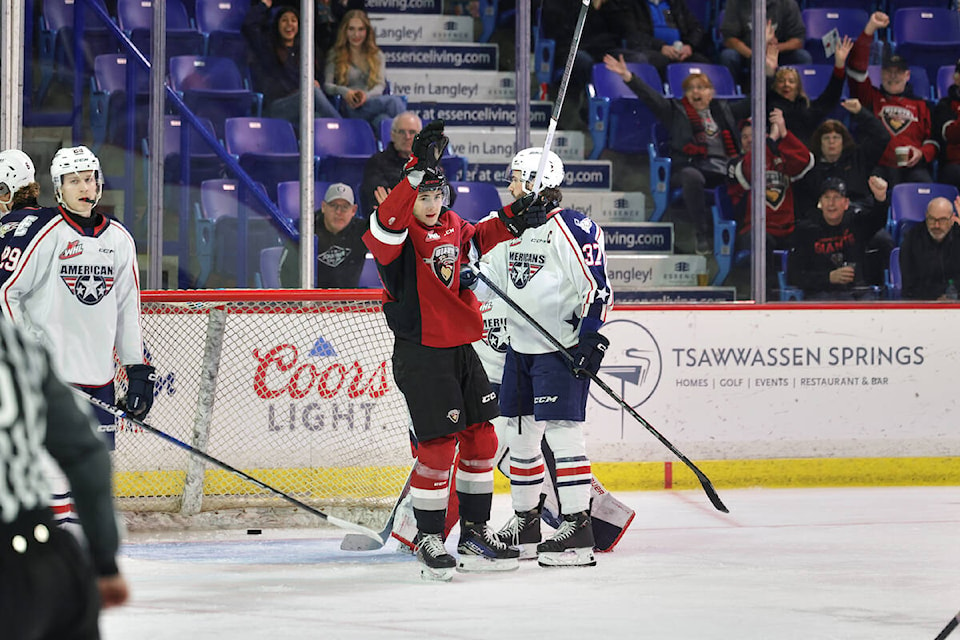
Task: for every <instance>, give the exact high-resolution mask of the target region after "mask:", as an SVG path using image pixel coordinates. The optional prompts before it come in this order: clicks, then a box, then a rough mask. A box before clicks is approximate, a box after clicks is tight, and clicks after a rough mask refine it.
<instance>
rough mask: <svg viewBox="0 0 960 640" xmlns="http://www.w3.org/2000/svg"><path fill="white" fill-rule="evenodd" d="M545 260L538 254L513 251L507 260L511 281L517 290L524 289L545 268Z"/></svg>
mask: <svg viewBox="0 0 960 640" xmlns="http://www.w3.org/2000/svg"><path fill="white" fill-rule="evenodd" d="M545 260H546V259H545V258H544V257H543V256H542V255H539V254H536V253H521V252H519V251H511V252H510V255H509V258H508V260H507V268H508V270H509V272H510V281H511V282H513V286H515V287H516V288H517V289H523V288H524V287H525V286H527V283H528V282H530V279H531V278H532V277H533V276H535V275H537V272H538V271H540V269H542V268H543V265H544V262H545Z"/></svg>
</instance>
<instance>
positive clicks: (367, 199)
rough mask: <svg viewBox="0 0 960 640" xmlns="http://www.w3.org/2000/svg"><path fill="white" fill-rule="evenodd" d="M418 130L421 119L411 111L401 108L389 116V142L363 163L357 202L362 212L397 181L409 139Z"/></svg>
mask: <svg viewBox="0 0 960 640" xmlns="http://www.w3.org/2000/svg"><path fill="white" fill-rule="evenodd" d="M421 129H423V122H421V120H420V116H418V115H417V114H416V113H414V112H413V111H404V112H403V113H401V114H400V115H398V116H397V117H396V118H394V119H393V123H392V126H391V127H390V144H388V145H387V148H386V149H384V150H383V151H381V152H379V153H375V154H374V155H373V156H371V157H370V160H368V161H367V166H365V167H364V168H363V185H362V186H361V187H360V201H361V202H362V203H363V211H364V213H365V214H369V213H370V212H371V211H373V209H374V207H376V206H377V205H379V204H380V203H381V202H382V201H383V199H384V198H386V197H387V194H388V193H389V192H390V189H392V188H393V186H394V185H396V184H397V181H398V180H399V179H400V171H401V170H402V169H403V165H405V164H406V163H407V160H409V159H410V149H411V148H412V146H413V138H414V136H416V135H417V134H418V133H420V130H421Z"/></svg>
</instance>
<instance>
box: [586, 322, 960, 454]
mask: <svg viewBox="0 0 960 640" xmlns="http://www.w3.org/2000/svg"><path fill="white" fill-rule="evenodd" d="M958 315H960V314H958V313H957V312H956V310H944V311H938V310H926V309H923V310H917V309H914V310H910V309H902V310H901V309H889V308H887V309H883V310H877V309H873V310H871V309H869V308H866V307H865V308H864V309H862V310H860V309H855V310H841V309H835V310H824V309H819V310H810V309H804V310H800V309H798V310H795V311H790V310H760V309H757V310H751V309H743V310H736V311H730V310H723V311H718V310H713V311H710V310H703V311H699V310H698V311H679V310H677V311H649V312H644V311H616V312H613V313H611V314H610V316H609V317H608V322H607V324H606V326H605V327H604V328H603V330H602V331H603V333H604V334H606V335H607V336H608V337H609V338H610V342H611V344H610V348H609V350H608V351H607V356H606V358H605V359H604V361H603V366H602V368H601V370H600V374H599V375H600V377H601V379H602V380H603V381H604V382H606V383H607V385H608V386H609V387H611V388H612V389H613V390H614V391H616V392H617V393H618V394H619V395H620V396H621V397H622V398H623V399H624V400H625V401H626V403H627V404H629V405H630V406H632V407H634V408H635V409H636V410H637V412H638V413H639V414H640V415H641V416H642V417H644V418H645V419H646V420H647V421H648V422H649V423H650V424H652V425H653V426H654V427H655V428H656V429H657V430H658V431H660V433H662V434H663V435H664V436H665V437H666V438H667V439H668V440H670V441H671V442H673V443H674V444H675V445H677V446H678V448H680V450H681V451H683V452H684V453H685V454H686V455H687V456H688V457H691V458H701V459H749V458H778V457H790V458H803V457H818V458H822V457H844V456H860V457H880V456H893V457H897V456H943V455H956V454H957V453H958V452H960V431H958V428H957V426H956V424H957V423H956V416H955V409H956V408H957V398H958V393H957V372H958V366H957V362H958V356H960V344H958V341H957V340H956V338H955V336H954V335H953V334H952V333H951V331H950V329H949V327H951V326H954V325H955V323H956V322H957V320H958ZM590 395H591V402H590V405H589V407H588V426H587V432H588V435H587V441H588V442H589V443H590V448H591V449H593V450H594V456H595V457H596V459H598V460H605V461H614V460H616V461H621V460H651V459H652V460H658V459H663V460H666V459H670V458H669V456H670V454H669V453H668V452H667V451H666V449H664V448H663V446H662V445H661V444H660V443H659V442H657V441H656V440H655V439H653V437H652V436H651V435H650V433H649V432H648V431H647V430H646V429H645V428H644V427H643V426H641V425H640V424H638V423H637V421H636V420H635V419H634V418H633V417H631V416H630V415H629V414H628V413H627V412H626V411H624V410H623V408H622V407H621V406H620V405H619V404H618V403H617V402H616V401H615V400H613V399H612V398H611V397H610V396H609V395H608V394H606V393H605V392H603V391H602V390H601V389H599V388H598V387H597V386H596V385H594V386H593V387H592V388H591V394H590Z"/></svg>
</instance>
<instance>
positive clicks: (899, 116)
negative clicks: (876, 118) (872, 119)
mask: <svg viewBox="0 0 960 640" xmlns="http://www.w3.org/2000/svg"><path fill="white" fill-rule="evenodd" d="M880 120H882V121H883V124H885V125H886V126H887V129H889V130H890V134H891V135H894V136H895V135H897V134H898V133H900V132H901V131H903V130H904V129H906V128H907V127H909V126H910V124H911V123H913V122H916V120H917V118H916V116H915V115H913V112H912V111H910V109H907V108H906V107H898V106H896V105H892V104H888V105H886V106H885V107H883V108H882V109H880Z"/></svg>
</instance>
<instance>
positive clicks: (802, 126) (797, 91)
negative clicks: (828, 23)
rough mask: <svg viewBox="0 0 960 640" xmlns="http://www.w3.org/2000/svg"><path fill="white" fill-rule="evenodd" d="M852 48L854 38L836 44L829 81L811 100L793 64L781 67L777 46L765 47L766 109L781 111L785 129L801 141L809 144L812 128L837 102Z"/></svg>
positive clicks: (845, 38)
mask: <svg viewBox="0 0 960 640" xmlns="http://www.w3.org/2000/svg"><path fill="white" fill-rule="evenodd" d="M851 49H853V40H851V39H850V38H848V37H844V38H843V40H841V41H840V43H839V44H838V45H837V50H836V54H835V57H834V65H833V75H832V76H831V77H830V81H829V82H828V83H827V86H826V88H825V89H824V90H823V93H821V94H820V95H819V96H818V97H817V98H816V99H815V100H810V98H809V97H807V94H806V92H805V91H804V90H803V82H802V80H801V79H800V72H798V71H797V70H796V69H795V68H794V67H780V66H779V62H778V60H777V49H776V48H775V47H772V46H771V47H768V48H767V52H768V55H767V59H766V69H767V74H768V77H769V78H770V80H771V82H770V86H769V90H768V91H767V111H768V112H769V111H771V110H773V109H780V110H781V111H783V119H784V121H785V122H786V123H787V130H788V131H790V132H791V133H793V135H795V136H797V137H798V138H800V140H801V141H802V142H803V143H804V144H809V141H810V137H811V136H812V135H813V130H814V129H816V127H817V125H818V124H820V123H821V122H822V121H823V119H824V118H826V117H827V114H829V113H830V112H831V111H833V110H834V109H835V108H836V106H837V105H838V104H840V94H841V93H842V92H843V80H844V77H845V75H846V71H845V69H844V67H846V64H847V55H849V53H850V50H851Z"/></svg>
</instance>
